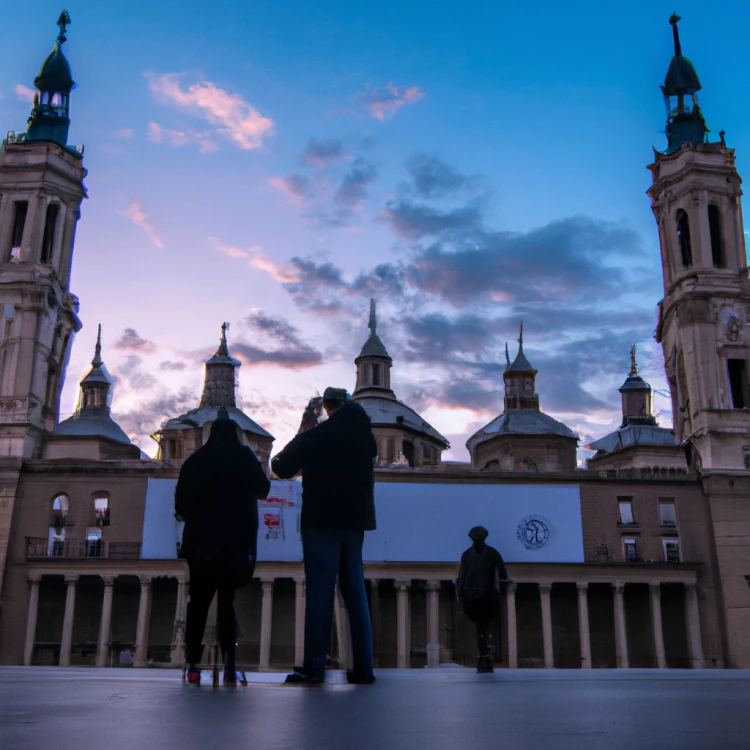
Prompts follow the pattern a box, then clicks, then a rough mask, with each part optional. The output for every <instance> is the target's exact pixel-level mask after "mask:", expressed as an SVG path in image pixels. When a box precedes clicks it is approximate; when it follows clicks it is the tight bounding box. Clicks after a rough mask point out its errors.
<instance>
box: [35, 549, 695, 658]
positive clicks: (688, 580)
mask: <svg viewBox="0 0 750 750" xmlns="http://www.w3.org/2000/svg"><path fill="white" fill-rule="evenodd" d="M508 570H509V575H510V576H511V578H512V579H513V583H511V584H509V585H507V586H506V587H505V591H504V594H503V597H502V612H501V616H500V618H499V623H500V626H499V629H496V633H495V643H494V658H495V662H496V664H498V665H499V666H505V667H508V668H511V669H512V668H516V667H544V668H553V667H561V668H563V667H564V668H571V667H581V668H591V667H618V668H627V667H660V668H663V667H667V666H670V667H673V666H674V667H692V668H701V667H703V666H704V659H703V648H702V641H701V624H700V621H701V617H700V608H699V602H698V599H699V597H698V592H697V588H696V585H697V573H696V570H695V567H694V566H688V565H666V564H656V565H650V564H643V565H634V564H627V563H623V564H611V563H610V564H601V565H600V564H591V563H585V564H510V565H508ZM27 573H28V581H29V598H28V613H27V627H26V639H25V645H24V653H23V663H24V664H32V663H36V664H39V663H46V664H53V663H56V664H59V665H60V666H67V665H70V664H90V665H96V666H115V665H117V664H120V663H132V665H133V666H135V667H143V666H147V665H154V666H169V665H172V666H179V665H181V664H182V663H183V659H184V640H183V636H184V624H185V612H186V608H187V602H188V596H187V594H188V572H187V568H186V566H185V565H184V564H183V563H182V562H181V561H175V560H142V561H139V562H138V563H136V564H134V563H133V562H132V561H104V560H86V561H72V560H55V561H45V562H43V563H30V564H29V566H28V568H27ZM365 576H366V579H367V586H368V598H369V601H370V611H371V615H372V621H373V639H374V651H375V658H376V666H379V667H396V668H402V669H405V668H409V667H422V666H429V667H436V666H438V665H439V664H441V663H446V662H455V663H459V664H468V665H473V663H474V662H475V659H476V643H475V635H474V631H473V626H472V625H471V623H469V622H468V620H467V619H466V617H465V616H464V615H463V613H462V612H461V608H460V606H459V605H458V603H457V602H456V599H455V586H454V581H455V579H456V576H457V566H456V565H455V564H428V563H415V564H396V563H381V564H367V565H366V566H365ZM235 607H236V611H237V617H238V625H239V632H238V662H239V663H242V664H244V665H247V666H250V667H257V668H258V669H260V670H268V669H284V668H289V667H290V666H292V665H293V664H300V663H301V662H302V658H303V649H304V611H305V581H304V574H303V571H302V566H301V564H299V563H261V564H259V565H258V567H257V569H256V579H255V580H254V581H253V582H252V583H251V584H250V585H249V586H248V587H246V588H245V589H241V590H239V591H238V592H237V596H236V599H235ZM334 624H335V627H334V629H333V631H334V632H333V633H332V642H331V652H330V653H331V657H332V660H333V662H334V663H336V664H338V666H339V667H341V668H343V667H346V666H350V665H351V646H350V639H349V636H348V617H347V612H346V608H345V607H344V606H343V602H342V600H341V598H340V596H337V597H336V600H335V604H334ZM214 638H215V629H214V628H213V627H212V620H211V616H210V615H209V626H208V627H207V629H206V634H205V637H204V642H205V643H209V642H212V641H213V639H214Z"/></svg>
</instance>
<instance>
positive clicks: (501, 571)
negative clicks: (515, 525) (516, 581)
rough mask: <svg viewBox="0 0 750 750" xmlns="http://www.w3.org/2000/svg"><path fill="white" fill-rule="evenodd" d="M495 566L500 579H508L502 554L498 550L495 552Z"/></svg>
mask: <svg viewBox="0 0 750 750" xmlns="http://www.w3.org/2000/svg"><path fill="white" fill-rule="evenodd" d="M496 552H497V550H496ZM495 566H496V567H497V575H498V577H499V578H500V580H501V581H509V580H510V577H509V576H508V570H507V568H506V567H505V560H503V556H502V555H501V554H500V553H499V552H497V557H496V558H495Z"/></svg>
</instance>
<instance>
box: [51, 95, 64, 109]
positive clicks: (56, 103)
mask: <svg viewBox="0 0 750 750" xmlns="http://www.w3.org/2000/svg"><path fill="white" fill-rule="evenodd" d="M51 104H52V106H53V107H62V105H63V98H62V94H60V93H59V92H55V93H54V94H52V102H51Z"/></svg>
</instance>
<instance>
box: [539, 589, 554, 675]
mask: <svg viewBox="0 0 750 750" xmlns="http://www.w3.org/2000/svg"><path fill="white" fill-rule="evenodd" d="M551 593H552V584H551V583H540V584H539V596H540V598H541V600H542V638H543V640H544V668H545V669H552V668H553V667H554V666H555V659H554V652H553V650H552V601H551V599H550V594H551Z"/></svg>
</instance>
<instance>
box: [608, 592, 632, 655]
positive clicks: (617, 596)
mask: <svg viewBox="0 0 750 750" xmlns="http://www.w3.org/2000/svg"><path fill="white" fill-rule="evenodd" d="M612 592H613V594H614V604H615V654H616V656H617V668H618V669H627V668H628V667H629V666H630V665H629V663H628V630H627V627H626V625H625V598H624V596H623V594H624V592H625V584H624V583H621V582H619V581H616V582H615V583H613V584H612Z"/></svg>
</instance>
